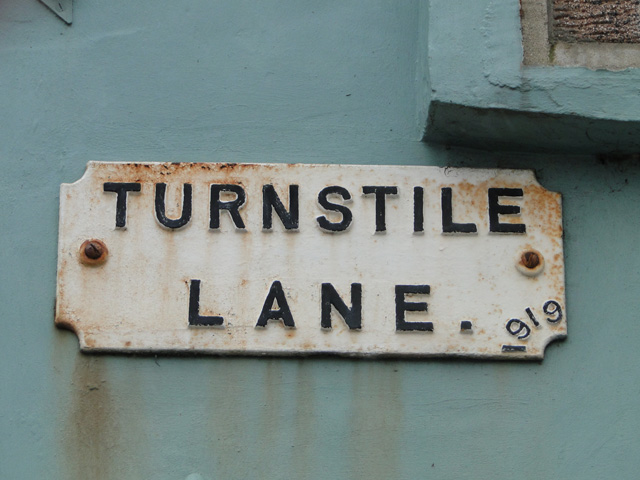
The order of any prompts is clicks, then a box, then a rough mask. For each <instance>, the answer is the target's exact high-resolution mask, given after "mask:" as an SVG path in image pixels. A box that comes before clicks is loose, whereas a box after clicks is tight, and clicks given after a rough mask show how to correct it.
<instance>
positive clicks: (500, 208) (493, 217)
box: [489, 188, 527, 233]
mask: <svg viewBox="0 0 640 480" xmlns="http://www.w3.org/2000/svg"><path fill="white" fill-rule="evenodd" d="M523 196H524V192H523V190H522V189H521V188H490V189H489V231H490V232H494V233H527V227H526V225H525V224H524V223H500V215H520V207H519V206H517V205H501V204H500V203H499V201H500V197H523Z"/></svg>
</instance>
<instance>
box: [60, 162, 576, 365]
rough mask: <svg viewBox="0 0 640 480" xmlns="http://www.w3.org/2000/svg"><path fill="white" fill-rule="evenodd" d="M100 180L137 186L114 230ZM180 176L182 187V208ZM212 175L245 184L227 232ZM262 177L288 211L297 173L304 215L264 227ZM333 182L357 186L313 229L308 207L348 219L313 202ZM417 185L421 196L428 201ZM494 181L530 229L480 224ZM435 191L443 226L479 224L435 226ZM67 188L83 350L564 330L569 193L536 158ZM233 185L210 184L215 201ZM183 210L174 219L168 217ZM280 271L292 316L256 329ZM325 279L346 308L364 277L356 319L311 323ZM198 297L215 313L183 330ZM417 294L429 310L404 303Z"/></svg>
mask: <svg viewBox="0 0 640 480" xmlns="http://www.w3.org/2000/svg"><path fill="white" fill-rule="evenodd" d="M106 183H112V184H122V183H127V184H133V183H135V184H139V192H138V191H135V189H133V187H131V188H132V190H130V191H128V192H127V201H126V223H125V224H123V225H120V226H117V225H118V221H119V220H118V219H117V213H116V212H117V207H116V205H117V202H118V198H119V196H120V194H116V193H115V192H114V191H113V190H110V191H105V190H108V189H107V188H106V187H104V185H105V184H106ZM158 183H164V184H166V185H167V187H166V192H165V196H164V199H165V202H164V204H163V208H164V210H165V211H164V215H165V217H166V218H165V224H162V222H161V220H160V218H161V214H159V213H158V210H157V208H158V207H157V202H155V200H156V195H157V194H156V184H158ZM185 184H189V185H191V187H189V188H192V194H191V196H190V197H189V198H191V199H192V202H191V203H192V211H191V212H190V213H189V215H188V216H187V215H186V214H185V211H187V210H188V208H187V207H186V203H187V201H186V200H185V199H186V198H187V197H188V195H187V194H186V193H184V196H183V192H187V190H186V188H187V187H183V185H185ZM212 184H233V185H238V186H241V187H242V189H243V191H244V192H245V193H246V201H245V202H244V204H242V205H240V206H239V207H238V210H237V213H238V215H239V216H240V218H241V219H242V221H243V222H244V224H245V225H244V226H245V228H237V224H236V220H234V219H233V217H232V215H231V214H230V211H225V210H224V209H222V208H221V210H220V224H219V228H212V227H211V225H210V202H211V198H210V186H211V185H212ZM264 185H273V186H274V190H275V191H276V193H277V195H278V196H279V197H280V199H281V201H282V204H283V205H284V206H285V208H286V209H290V198H289V195H290V194H291V195H294V191H293V190H289V186H290V185H298V187H299V193H298V198H299V224H296V225H294V226H291V228H290V229H289V230H287V229H285V228H284V224H283V223H284V222H283V221H281V220H280V218H279V216H278V215H277V214H276V213H275V212H272V217H273V228H272V229H271V230H265V228H264V225H263V186H264ZM327 186H341V187H343V188H344V189H346V190H347V191H348V192H349V193H350V195H351V199H350V200H349V201H343V200H344V197H343V198H341V197H339V196H334V197H329V198H330V199H331V202H332V203H334V204H339V205H344V206H346V207H348V208H349V210H350V212H351V214H352V215H353V221H352V222H351V224H350V225H349V227H348V228H347V229H346V230H345V231H342V232H337V233H334V232H330V231H328V230H326V229H324V230H323V229H322V228H320V227H319V222H318V220H317V218H318V217H322V216H325V217H326V219H327V221H328V222H332V223H333V224H337V223H339V222H340V221H341V220H342V219H343V218H344V216H343V215H342V214H341V213H338V212H335V211H328V210H327V209H325V208H323V207H322V206H321V205H320V204H319V203H318V194H319V192H320V191H321V190H322V189H324V188H325V187H327ZM364 186H393V187H396V188H397V194H394V195H391V194H386V195H384V198H385V207H386V208H385V211H386V218H385V225H384V227H385V230H384V231H379V230H380V228H379V227H380V225H379V224H378V223H377V222H378V220H376V219H377V218H378V217H379V210H378V209H379V205H378V206H376V204H377V203H378V202H377V200H376V198H377V195H372V194H364V192H365V189H364V188H363V187H364ZM415 187H420V188H421V189H422V191H423V200H422V201H421V202H418V201H417V200H416V197H414V188H415ZM109 188H111V187H109ZM127 188H129V187H127ZM136 188H138V187H136ZM495 188H501V189H522V192H523V194H522V196H521V197H519V196H510V197H509V196H506V197H505V196H503V197H500V199H499V205H500V208H503V207H504V208H506V209H507V211H508V209H509V206H513V207H514V208H515V210H513V211H514V212H517V213H515V214H513V213H512V214H506V213H504V211H502V210H500V211H501V212H502V213H500V215H498V221H499V222H500V223H501V224H503V225H509V224H524V225H526V233H522V234H519V233H498V232H491V231H490V230H491V229H492V228H493V227H491V219H490V217H491V211H493V210H492V209H496V208H498V207H496V205H495V203H494V204H493V206H491V202H492V201H491V199H490V196H488V192H489V191H490V189H495ZM443 189H445V190H449V191H450V192H451V202H452V211H451V215H452V219H453V222H454V223H459V224H473V225H475V228H476V229H477V232H475V233H470V234H464V233H455V232H444V233H443V229H444V227H443V222H444V220H443V209H444V207H443V203H444V202H445V200H443V198H444V197H443V196H442V195H444V194H443V191H444V190H443ZM225 195H228V196H225ZM60 198H61V205H60V229H59V246H58V248H59V250H58V291H57V304H56V305H57V307H56V324H57V325H58V326H60V327H63V328H68V329H71V330H73V331H75V332H76V334H77V335H78V338H79V341H80V347H81V349H82V350H83V351H85V352H105V351H108V352H116V351H118V352H142V353H144V352H166V353H169V352H173V353H189V352H192V353H214V354H274V355H290V354H311V353H332V354H340V355H356V356H371V355H373V356H376V355H377V356H387V355H392V356H397V355H408V356H443V355H449V356H471V357H484V358H508V359H512V358H536V359H539V358H542V356H543V354H544V349H545V347H546V345H547V344H548V343H549V342H550V341H552V340H554V339H559V338H563V337H564V336H566V313H565V312H564V305H565V302H564V260H563V254H562V212H561V199H560V195H559V194H557V193H553V192H549V191H547V190H545V189H544V188H543V187H541V186H540V185H539V184H538V183H537V181H536V180H535V177H534V175H533V172H531V171H528V170H479V169H452V168H445V169H441V168H436V167H387V166H328V165H280V164H277V165H276V164H260V165H257V164H215V163H197V164H185V163H130V164H124V163H96V162H90V163H89V165H88V168H87V172H86V174H85V176H84V177H83V178H82V179H80V180H79V181H78V182H76V183H74V184H65V185H62V187H61V195H60ZM237 198H239V197H237V195H236V194H229V192H226V191H222V192H220V201H221V202H231V201H233V200H234V199H237ZM494 202H495V200H494ZM416 204H421V205H422V208H423V222H422V223H423V229H422V230H423V231H420V228H417V227H416V215H418V213H416V211H417V210H416V208H415V205H416ZM495 211H498V210H495ZM494 213H495V212H494ZM180 218H182V219H183V224H182V225H181V226H175V225H174V226H172V227H171V226H170V227H167V226H166V222H167V221H168V220H170V221H176V219H180ZM167 219H168V220H167ZM494 221H495V219H494ZM377 230H378V231H377ZM415 230H418V231H415ZM98 239H99V240H98ZM88 241H89V242H90V243H92V245H93V246H95V245H96V244H98V243H97V242H100V244H102V245H103V246H104V256H103V255H97V254H96V252H95V251H93V250H92V251H91V252H90V256H96V257H97V258H98V259H100V261H101V262H100V263H98V264H91V265H88V263H91V262H87V258H85V257H86V256H87V255H86V248H87V245H88V244H87V242H88ZM107 249H108V261H104V259H105V258H106V255H107ZM528 252H529V253H531V252H535V254H536V255H538V259H539V260H541V261H540V262H539V264H538V265H533V266H532V265H528V266H527V265H524V264H523V258H525V256H526V255H525V254H527V255H528V254H529V253H528ZM527 258H528V257H527ZM523 269H524V270H525V271H523ZM194 280H195V281H196V282H197V281H198V280H199V282H198V289H199V290H198V291H196V290H194V287H193V286H194ZM274 282H280V285H281V288H282V292H283V294H284V298H285V299H286V303H287V306H288V309H289V311H290V314H291V322H290V324H288V322H287V321H286V320H285V319H284V318H281V317H278V318H276V319H271V320H268V321H266V323H265V326H264V328H261V327H256V325H257V323H258V322H257V320H258V318H259V316H260V314H261V311H262V310H263V308H264V304H265V303H267V304H268V305H267V310H269V309H270V310H273V311H275V310H278V309H283V308H285V307H283V305H280V304H279V302H271V301H269V302H267V301H266V299H267V297H268V293H269V292H270V291H273V288H274V285H275V283H274ZM323 283H331V284H332V285H333V287H334V288H335V290H336V291H337V292H338V295H339V296H340V297H341V298H342V300H343V301H344V302H345V304H346V306H347V307H350V306H351V300H350V298H351V297H350V294H349V293H350V289H352V288H353V287H352V284H360V285H361V289H362V297H361V298H362V315H361V317H360V324H359V325H358V327H360V328H354V327H353V325H350V326H349V325H348V322H347V321H346V319H343V318H342V316H341V315H340V314H339V313H338V311H337V309H336V308H335V307H333V308H331V311H332V314H331V317H332V324H331V328H322V327H321V303H322V293H321V286H322V284H323ZM403 285H409V286H412V285H413V286H421V287H422V286H425V285H428V286H429V287H427V288H426V290H425V289H424V288H423V290H421V292H422V293H420V294H419V295H415V294H413V293H408V294H404V296H398V295H400V294H397V293H396V286H403ZM409 291H411V289H409ZM352 294H353V293H352ZM196 295H197V296H198V297H199V305H197V307H198V314H199V315H201V316H206V317H207V319H209V320H210V319H212V318H213V319H215V318H219V317H222V319H220V320H219V321H217V323H218V324H217V325H213V324H211V325H210V326H200V325H198V326H196V325H195V324H191V325H190V320H189V318H190V317H189V312H190V301H191V300H192V299H193V298H194V296H196ZM403 301H404V302H406V303H411V304H412V305H409V306H406V307H405V309H406V310H407V311H406V312H404V319H405V320H406V322H422V324H423V326H424V325H425V322H431V323H432V325H433V328H432V331H431V330H430V329H428V328H424V329H423V330H424V331H417V330H415V329H414V330H411V329H410V331H401V329H400V328H399V327H398V310H397V304H401V303H402V302H403ZM417 302H426V303H427V304H428V307H427V310H426V311H416V312H412V311H409V310H411V308H412V307H415V306H416V305H417V304H418V303H417ZM549 302H553V303H549ZM556 305H557V307H556ZM421 310H424V308H422V309H421ZM556 317H558V318H556ZM209 320H207V321H209ZM516 320H517V321H516ZM462 322H465V323H464V325H465V327H464V328H462V327H461V325H463V323H462ZM468 322H471V323H470V325H469V323H468ZM350 327H351V328H350ZM411 328H414V327H413V326H412V327H411Z"/></svg>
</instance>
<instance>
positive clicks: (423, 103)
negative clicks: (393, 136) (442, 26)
mask: <svg viewBox="0 0 640 480" xmlns="http://www.w3.org/2000/svg"><path fill="white" fill-rule="evenodd" d="M430 1H431V0H420V2H419V8H418V45H417V48H416V52H417V55H416V74H415V75H416V77H415V85H416V127H417V135H418V136H419V137H420V138H422V137H424V133H425V128H426V126H425V119H426V118H427V117H428V112H429V104H430V102H431V79H430V77H429V7H430Z"/></svg>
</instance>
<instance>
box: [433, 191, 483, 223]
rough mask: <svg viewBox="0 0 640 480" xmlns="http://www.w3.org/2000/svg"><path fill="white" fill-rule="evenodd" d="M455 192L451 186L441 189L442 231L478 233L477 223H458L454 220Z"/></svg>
mask: <svg viewBox="0 0 640 480" xmlns="http://www.w3.org/2000/svg"><path fill="white" fill-rule="evenodd" d="M452 197H453V192H452V190H451V187H444V188H443V189H442V190H441V194H440V200H441V208H442V233H477V232H478V227H477V226H476V224H475V223H456V222H454V221H453V200H452Z"/></svg>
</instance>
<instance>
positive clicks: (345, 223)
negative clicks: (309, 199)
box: [316, 185, 353, 232]
mask: <svg viewBox="0 0 640 480" xmlns="http://www.w3.org/2000/svg"><path fill="white" fill-rule="evenodd" d="M329 195H340V196H341V197H342V198H343V199H344V200H345V201H349V200H351V194H350V193H349V190H347V189H346V188H343V187H339V186H337V185H332V186H330V187H325V188H323V189H322V190H320V193H318V203H319V204H320V206H321V207H322V208H324V209H325V210H329V211H332V212H339V213H340V214H342V220H341V221H340V222H330V221H329V220H328V219H327V217H325V216H324V215H323V216H322V217H317V218H316V221H317V222H318V225H319V226H320V228H322V229H323V230H327V231H328V232H344V231H345V230H346V229H347V228H349V226H350V225H351V221H352V220H353V214H352V213H351V210H349V209H348V208H347V207H345V206H344V205H340V204H338V203H332V202H330V201H329V200H328V199H327V197H328V196H329Z"/></svg>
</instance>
